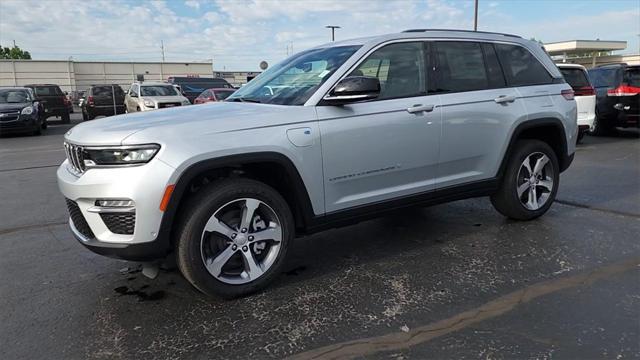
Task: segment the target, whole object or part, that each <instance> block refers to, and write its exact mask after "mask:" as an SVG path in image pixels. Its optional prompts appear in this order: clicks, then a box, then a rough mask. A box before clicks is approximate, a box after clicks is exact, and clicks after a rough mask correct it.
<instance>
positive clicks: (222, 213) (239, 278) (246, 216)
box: [200, 198, 282, 285]
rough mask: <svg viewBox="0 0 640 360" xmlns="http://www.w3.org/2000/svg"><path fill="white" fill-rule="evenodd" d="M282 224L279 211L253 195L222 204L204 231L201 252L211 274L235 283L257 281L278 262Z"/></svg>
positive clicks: (226, 281) (223, 280) (229, 282)
mask: <svg viewBox="0 0 640 360" xmlns="http://www.w3.org/2000/svg"><path fill="white" fill-rule="evenodd" d="M281 243H282V224H281V222H280V220H279V219H278V216H277V215H276V213H275V211H273V209H272V208H271V207H270V206H269V205H267V204H266V203H264V202H262V201H260V200H258V199H253V198H242V199H236V200H233V201H231V202H228V203H226V204H225V205H223V206H221V207H220V208H219V209H218V210H216V211H215V212H214V214H213V215H212V216H211V217H210V218H209V220H208V221H207V223H206V225H205V227H204V230H203V232H202V237H201V244H200V253H201V255H202V261H203V262H204V265H205V267H206V268H207V270H208V271H209V273H210V274H211V275H212V276H213V277H215V278H216V279H217V280H219V281H221V282H224V283H227V284H233V285H239V284H245V283H248V282H251V281H254V280H256V279H257V278H259V277H260V276H262V275H263V274H264V273H265V272H267V271H268V270H269V269H270V268H271V266H272V265H273V264H274V263H275V261H276V259H277V257H278V254H279V252H280V247H281Z"/></svg>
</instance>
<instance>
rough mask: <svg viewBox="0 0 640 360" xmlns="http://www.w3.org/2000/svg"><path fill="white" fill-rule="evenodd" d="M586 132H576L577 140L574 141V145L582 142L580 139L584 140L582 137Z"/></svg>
mask: <svg viewBox="0 0 640 360" xmlns="http://www.w3.org/2000/svg"><path fill="white" fill-rule="evenodd" d="M586 133H587V132H586V131H579V132H578V138H577V139H576V144H580V143H581V142H582V139H584V135H585V134H586Z"/></svg>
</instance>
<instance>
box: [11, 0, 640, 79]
mask: <svg viewBox="0 0 640 360" xmlns="http://www.w3.org/2000/svg"><path fill="white" fill-rule="evenodd" d="M473 8H474V5H473V0H422V1H412V0H386V1H385V0H306V1H305V0H297V1H296V0H279V1H276V0H235V1H234V0H209V1H204V0H185V1H182V0H170V1H151V0H136V1H129V0H111V1H102V0H95V1H70V0H69V1H67V0H37V1H32V0H0V45H2V46H11V45H12V44H13V41H14V40H15V42H16V44H17V45H18V46H19V47H21V48H22V49H24V50H27V51H29V52H30V53H31V55H32V57H33V58H34V59H44V60H50V59H65V60H66V59H69V57H72V58H73V60H76V61H80V60H107V61H110V60H122V61H161V60H162V52H161V41H162V42H164V49H165V60H166V61H180V62H182V61H185V62H187V61H189V62H197V61H211V60H212V59H213V68H214V69H215V70H236V71H240V70H245V71H254V70H258V68H259V63H260V62H261V61H263V60H265V61H267V62H268V63H269V64H274V63H277V62H278V61H280V60H282V59H284V58H285V57H286V56H287V54H288V53H291V52H298V51H302V50H304V49H306V48H309V47H312V46H317V45H320V44H323V43H326V42H328V41H330V39H331V38H330V34H331V33H330V30H329V29H326V28H325V26H326V25H338V26H341V29H338V30H336V40H341V39H348V38H354V37H363V36H371V35H380V34H385V33H393V32H399V31H402V30H406V29H411V28H447V29H472V28H473ZM478 17H479V19H478V30H483V31H498V32H507V33H512V34H517V35H520V36H522V37H525V38H532V37H533V38H536V39H538V40H541V41H543V42H555V41H563V40H572V39H581V40H585V39H601V40H624V41H627V42H628V47H627V50H626V51H624V53H635V54H637V53H639V52H640V48H639V46H640V45H639V39H640V0H479V15H478Z"/></svg>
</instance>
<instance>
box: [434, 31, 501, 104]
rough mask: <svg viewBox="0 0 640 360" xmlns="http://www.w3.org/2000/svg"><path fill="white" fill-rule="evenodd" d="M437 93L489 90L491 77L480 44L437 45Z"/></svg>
mask: <svg viewBox="0 0 640 360" xmlns="http://www.w3.org/2000/svg"><path fill="white" fill-rule="evenodd" d="M436 56H437V59H438V60H437V64H436V71H435V76H436V83H437V91H443V92H457V91H471V90H480V89H487V88H489V87H490V86H489V76H488V74H487V69H486V67H485V64H484V56H483V54H482V48H481V47H480V44H479V43H473V42H459V41H451V42H446V41H443V42H437V43H436Z"/></svg>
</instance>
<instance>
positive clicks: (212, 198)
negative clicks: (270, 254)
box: [176, 178, 295, 298]
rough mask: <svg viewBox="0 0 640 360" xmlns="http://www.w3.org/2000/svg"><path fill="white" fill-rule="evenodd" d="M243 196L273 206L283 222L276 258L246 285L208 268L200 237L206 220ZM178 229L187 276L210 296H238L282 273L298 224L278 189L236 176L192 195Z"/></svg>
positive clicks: (178, 256)
mask: <svg viewBox="0 0 640 360" xmlns="http://www.w3.org/2000/svg"><path fill="white" fill-rule="evenodd" d="M242 198H254V199H258V200H260V201H262V202H264V203H265V204H267V205H268V206H269V207H270V208H271V209H273V211H274V212H275V214H276V215H277V217H278V219H279V221H280V223H281V229H282V241H281V243H280V251H279V252H278V254H277V257H276V259H275V261H274V262H273V264H272V265H271V267H270V268H269V269H268V270H266V271H265V272H264V273H263V274H262V275H261V276H260V277H258V278H257V279H255V280H252V281H250V282H248V283H245V284H240V285H231V284H228V283H225V282H223V281H221V280H219V279H217V278H216V277H214V276H213V275H211V274H210V273H209V271H208V270H207V268H206V267H205V265H204V261H203V258H202V253H201V240H202V239H201V237H202V233H203V230H204V227H205V225H206V223H207V221H208V220H209V218H210V217H211V216H212V215H213V214H214V213H215V212H216V211H217V210H218V209H220V208H221V207H223V206H224V205H225V204H228V203H230V202H232V201H234V200H237V199H242ZM178 229H179V231H178V233H177V234H178V236H179V238H178V240H177V243H176V262H177V265H178V268H179V269H180V271H181V272H182V274H183V275H184V277H185V278H186V279H187V280H188V281H189V282H190V283H191V284H192V285H193V286H194V287H195V288H197V289H198V290H200V291H202V292H203V293H205V294H207V295H216V296H220V297H223V298H236V297H240V296H245V295H248V294H251V293H254V292H256V291H259V290H261V289H262V288H264V287H265V286H267V285H268V284H269V283H270V282H271V281H273V280H274V279H275V278H276V277H277V276H278V274H280V272H281V271H282V267H283V265H284V262H285V258H286V254H287V249H288V247H289V244H290V243H291V241H292V240H293V237H294V231H295V230H294V229H295V224H294V220H293V215H292V214H291V211H290V209H289V206H288V205H287V202H286V201H285V200H284V199H283V198H282V196H281V195H280V194H279V193H278V192H277V191H276V190H274V189H273V188H271V187H270V186H268V185H266V184H264V183H261V182H258V181H255V180H251V179H242V178H234V179H225V180H221V181H218V182H214V183H212V184H210V185H208V186H207V187H205V188H203V189H201V190H200V191H198V193H197V194H195V195H194V196H192V197H191V198H190V199H189V201H188V202H187V205H186V207H185V210H184V216H182V218H181V220H180V226H179V228H178Z"/></svg>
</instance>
